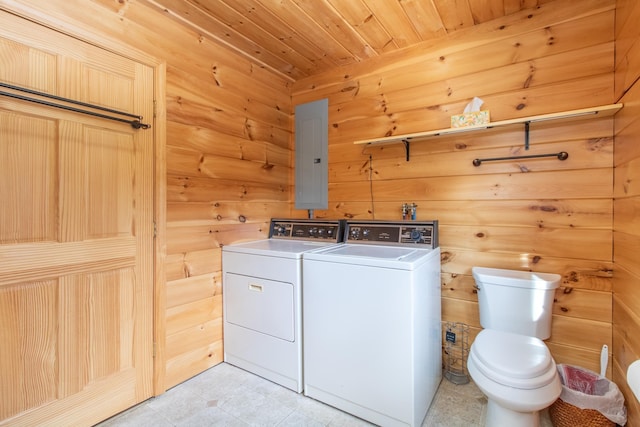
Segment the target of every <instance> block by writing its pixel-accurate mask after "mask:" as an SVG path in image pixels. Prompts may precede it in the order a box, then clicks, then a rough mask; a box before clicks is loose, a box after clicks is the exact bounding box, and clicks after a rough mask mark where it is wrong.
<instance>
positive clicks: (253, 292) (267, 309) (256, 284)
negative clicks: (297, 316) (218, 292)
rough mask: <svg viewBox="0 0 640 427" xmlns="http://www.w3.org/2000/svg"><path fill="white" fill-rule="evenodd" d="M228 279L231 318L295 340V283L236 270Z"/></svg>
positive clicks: (235, 321)
mask: <svg viewBox="0 0 640 427" xmlns="http://www.w3.org/2000/svg"><path fill="white" fill-rule="evenodd" d="M224 283H225V288H224V292H225V293H226V299H225V301H226V306H225V310H226V319H227V322H229V323H233V324H235V325H237V326H241V327H244V328H248V329H251V330H254V331H256V332H260V333H263V334H267V335H271V336H274V337H276V338H280V339H283V340H287V341H290V342H293V341H294V337H295V331H294V295H293V284H291V283H286V282H278V281H274V280H268V279H263V278H260V277H253V276H244V275H241V274H235V273H227V274H226V275H225V282H224Z"/></svg>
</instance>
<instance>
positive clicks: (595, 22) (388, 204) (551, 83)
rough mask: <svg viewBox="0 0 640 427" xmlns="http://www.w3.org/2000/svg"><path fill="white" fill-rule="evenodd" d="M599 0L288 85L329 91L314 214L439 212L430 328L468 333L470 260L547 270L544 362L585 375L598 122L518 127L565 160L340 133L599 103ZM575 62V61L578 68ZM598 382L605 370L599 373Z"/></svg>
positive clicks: (309, 92)
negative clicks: (450, 324)
mask: <svg viewBox="0 0 640 427" xmlns="http://www.w3.org/2000/svg"><path fill="white" fill-rule="evenodd" d="M614 9H615V1H614V0H593V1H592V0H586V1H581V2H580V7H579V8H576V4H575V2H573V1H566V0H560V1H556V2H551V3H547V4H544V5H542V6H540V7H539V8H537V9H535V10H532V11H527V12H524V13H520V14H516V15H512V16H509V17H506V18H504V19H502V20H501V21H500V22H497V23H492V24H490V25H481V26H478V27H475V28H473V29H470V30H467V31H460V32H457V33H455V34H454V35H452V36H450V37H448V38H445V39H442V40H438V41H434V42H432V43H428V44H424V45H421V46H420V47H416V48H408V49H407V50H404V51H402V52H400V53H397V54H388V55H386V56H384V57H382V58H377V59H372V60H369V61H366V62H363V63H361V64H359V65H357V66H353V67H349V68H341V69H338V70H335V71H332V72H328V73H325V74H321V75H318V76H314V77H311V78H308V79H304V80H299V81H297V82H296V83H295V84H294V88H293V100H294V104H299V103H303V102H308V101H311V100H314V99H320V98H325V97H327V98H329V110H330V112H329V125H330V136H329V138H330V140H329V170H330V178H329V209H327V210H326V211H316V214H317V215H318V216H323V217H340V218H345V217H346V218H372V217H375V218H377V219H400V217H401V204H402V203H404V202H414V203H416V204H417V205H418V208H417V211H418V215H417V218H418V219H433V218H436V219H438V220H440V245H441V249H442V253H443V255H442V271H443V272H442V292H443V296H442V307H443V320H444V321H457V322H464V323H466V324H468V325H470V326H471V339H470V343H471V341H472V340H473V337H475V335H476V334H477V332H478V331H479V330H480V323H479V316H478V306H477V295H476V293H475V291H474V289H473V279H472V277H471V275H470V273H471V267H472V266H474V265H479V266H489V267H502V268H512V269H524V270H533V271H542V272H551V273H559V274H561V275H562V277H563V281H562V284H561V288H560V289H559V290H558V291H557V293H556V303H555V304H554V309H553V311H554V316H553V331H552V337H551V338H550V339H549V340H548V345H549V347H550V349H551V351H552V353H553V355H554V357H555V359H556V361H557V362H559V363H571V364H575V365H580V366H583V367H587V368H590V369H593V370H599V354H600V349H601V347H602V345H603V344H607V345H609V347H610V348H611V344H612V309H611V307H612V290H611V286H612V285H611V281H612V280H611V277H612V265H613V264H612V263H613V259H612V221H613V196H612V191H613V167H612V165H613V119H612V118H604V119H603V118H601V119H594V120H582V121H580V122H571V123H568V124H555V123H550V122H547V123H538V124H532V131H531V144H532V147H531V149H530V150H529V152H528V153H530V154H535V153H554V152H558V151H567V152H568V153H569V159H568V160H566V161H564V162H561V161H559V160H557V159H537V160H524V161H508V162H497V163H486V164H483V165H482V166H480V167H474V166H473V165H472V160H473V159H474V158H477V157H479V158H484V157H502V156H509V155H523V154H527V152H526V151H525V150H524V148H523V142H524V133H523V130H512V129H509V130H497V129H493V130H490V131H485V132H484V133H469V134H464V133H462V134H458V135H457V136H451V137H439V138H435V139H433V140H430V141H427V142H421V143H414V144H412V145H411V153H410V155H411V158H410V161H408V162H407V161H405V151H404V147H403V146H402V145H401V144H397V145H386V146H383V147H363V146H354V145H353V141H354V140H361V139H370V138H376V137H383V136H389V135H398V134H403V133H411V132H419V131H427V130H432V129H440V128H446V127H449V124H450V123H449V120H450V115H452V114H458V113H461V112H462V111H463V109H464V106H465V105H466V103H467V102H469V101H470V100H471V98H472V97H473V96H479V97H480V98H482V99H483V100H484V102H485V104H484V105H483V109H488V110H490V112H491V119H492V120H494V121H498V120H505V119H511V118H516V117H524V116H530V115H536V114H545V113H551V112H557V111H564V110H571V109H578V108H585V107H589V106H596V105H605V104H610V103H612V101H613V100H614V96H613V64H614V17H615V10H614ZM585 64H588V66H586V65H585ZM608 374H609V376H610V375H611V369H609V371H608Z"/></svg>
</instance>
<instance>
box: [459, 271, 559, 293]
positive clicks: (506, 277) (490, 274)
mask: <svg viewBox="0 0 640 427" xmlns="http://www.w3.org/2000/svg"><path fill="white" fill-rule="evenodd" d="M471 272H472V273H473V278H474V279H475V280H476V281H477V282H478V284H482V283H485V284H493V285H502V286H514V287H519V288H529V289H556V288H557V287H558V286H559V285H560V279H562V277H560V275H559V274H552V273H536V272H534V271H520V270H504V269H501V268H486V267H473V268H472V269H471Z"/></svg>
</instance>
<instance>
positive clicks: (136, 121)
mask: <svg viewBox="0 0 640 427" xmlns="http://www.w3.org/2000/svg"><path fill="white" fill-rule="evenodd" d="M0 87H4V88H7V89H11V90H14V91H17V92H23V93H28V94H30V95H37V96H40V97H42V98H48V99H53V100H56V101H62V102H66V103H68V104H74V105H79V106H82V107H87V108H91V109H94V110H99V111H104V112H107V113H111V114H116V115H119V116H125V117H131V118H133V120H131V119H124V118H121V117H114V116H110V115H106V114H102V113H97V112H95V111H89V110H83V109H81V108H76V107H71V106H69V105H63V104H57V103H54V102H50V101H45V100H43V99H36V98H30V97H28V96H24V95H20V94H17V93H12V92H5V91H0V95H3V96H8V97H10V98H15V99H20V100H22V101H28V102H33V103H36V104H40V105H46V106H48V107H53V108H59V109H62V110H67V111H73V112H75V113H81V114H87V115H90V116H94V117H100V118H102V119H107V120H114V121H117V122H122V123H128V124H130V125H131V127H133V128H134V129H149V128H150V127H151V125H149V124H146V123H142V116H138V115H135V114H130V113H125V112H123V111H118V110H114V109H111V108H105V107H101V106H99V105H93V104H88V103H86V102H81V101H75V100H73V99H68V98H63V97H61V96H56V95H50V94H48V93H44V92H38V91H35V90H32V89H26V88H23V87H20V86H14V85H11V84H8V83H3V82H0Z"/></svg>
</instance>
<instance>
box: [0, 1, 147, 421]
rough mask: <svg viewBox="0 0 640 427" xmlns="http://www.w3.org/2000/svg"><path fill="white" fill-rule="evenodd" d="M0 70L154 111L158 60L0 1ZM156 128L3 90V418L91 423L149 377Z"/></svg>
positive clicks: (93, 99)
mask: <svg viewBox="0 0 640 427" xmlns="http://www.w3.org/2000/svg"><path fill="white" fill-rule="evenodd" d="M0 61H2V64H3V66H2V67H0V81H3V82H6V83H10V84H13V85H18V86H23V87H27V88H32V89H36V90H39V91H43V92H47V93H49V94H53V95H58V96H62V97H67V98H71V99H76V100H79V101H82V102H87V103H92V104H97V105H100V106H104V107H108V108H113V109H117V110H121V111H126V112H129V113H135V114H140V115H142V116H144V117H146V118H147V120H146V121H147V122H148V121H149V119H150V118H151V117H152V111H153V99H152V97H151V94H152V93H153V69H152V68H149V67H146V66H144V65H141V64H137V63H135V62H134V61H131V60H128V59H125V58H122V57H119V56H117V55H114V54H112V53H109V52H106V51H103V50H101V49H99V48H97V47H94V46H90V45H88V44H85V43H82V42H80V41H78V40H75V39H72V38H69V37H66V36H63V35H61V34H59V33H56V32H54V31H52V30H49V29H45V28H43V27H40V26H38V25H36V24H33V23H30V22H28V21H22V20H20V19H18V18H16V17H12V16H11V15H8V14H6V13H4V12H0ZM152 170H153V134H152V132H151V131H148V130H142V129H139V130H136V129H133V128H132V127H131V126H130V125H128V124H126V123H119V122H112V121H108V120H104V119H101V118H96V117H92V116H87V115H83V114H78V113H74V112H70V111H64V110H57V109H54V108H51V107H47V106H44V105H38V104H33V103H28V102H26V101H21V100H15V99H11V98H8V97H4V96H0V200H2V203H0V325H2V328H0V348H2V357H1V358H0V378H2V380H1V381H0V425H5V424H14V423H17V424H20V425H41V424H49V425H91V424H94V423H96V422H98V421H100V420H102V419H105V418H107V417H109V416H111V415H113V414H115V413H117V412H120V411H122V410H124V409H126V408H128V407H130V406H133V405H135V404H136V403H138V402H140V401H142V400H144V399H146V398H148V397H150V396H151V394H152V378H153V375H152V374H153V336H152V326H153V322H152V315H153V297H152V295H153V252H152V251H153V211H152V209H153V204H152V203H153V192H152V191H153V187H152V185H153V183H152Z"/></svg>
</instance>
